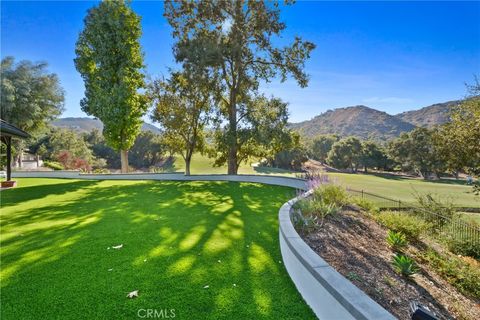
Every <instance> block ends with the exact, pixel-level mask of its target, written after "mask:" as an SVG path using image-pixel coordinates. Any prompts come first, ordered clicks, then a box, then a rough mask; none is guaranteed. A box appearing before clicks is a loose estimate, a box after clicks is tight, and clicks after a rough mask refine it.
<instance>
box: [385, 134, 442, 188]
mask: <svg viewBox="0 0 480 320" xmlns="http://www.w3.org/2000/svg"><path fill="white" fill-rule="evenodd" d="M388 149H389V155H390V157H391V158H392V159H393V160H394V161H396V162H397V163H399V164H400V165H401V167H402V169H404V170H413V171H415V172H416V173H417V174H418V175H420V176H421V177H423V178H425V179H426V178H428V176H429V174H430V173H435V174H436V175H437V176H439V175H440V173H442V172H443V171H444V170H445V164H444V162H443V161H442V157H441V156H439V150H438V148H437V145H436V144H435V140H434V133H433V131H432V130H429V129H426V128H416V129H415V130H413V131H411V132H408V133H403V134H402V135H401V136H400V137H399V138H397V139H395V140H393V141H391V142H390V144H389V146H388Z"/></svg>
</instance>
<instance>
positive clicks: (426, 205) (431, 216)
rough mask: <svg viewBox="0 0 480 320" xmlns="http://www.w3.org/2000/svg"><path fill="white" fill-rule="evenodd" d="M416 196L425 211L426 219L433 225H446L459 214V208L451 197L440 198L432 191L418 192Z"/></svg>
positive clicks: (418, 203)
mask: <svg viewBox="0 0 480 320" xmlns="http://www.w3.org/2000/svg"><path fill="white" fill-rule="evenodd" d="M415 198H416V200H417V205H418V206H419V207H420V209H422V210H423V211H424V212H422V214H423V216H424V219H425V220H426V221H427V222H431V223H432V226H433V225H435V226H438V227H441V226H444V225H445V224H447V223H449V222H450V220H452V219H453V218H455V216H456V214H457V209H456V208H455V205H454V204H453V202H452V201H451V199H449V198H440V197H439V196H437V195H435V194H432V193H425V194H420V193H416V194H415Z"/></svg>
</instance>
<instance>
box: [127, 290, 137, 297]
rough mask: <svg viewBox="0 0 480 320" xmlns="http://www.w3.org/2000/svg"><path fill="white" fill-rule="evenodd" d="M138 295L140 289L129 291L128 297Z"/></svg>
mask: <svg viewBox="0 0 480 320" xmlns="http://www.w3.org/2000/svg"><path fill="white" fill-rule="evenodd" d="M136 297H138V290H134V291H132V292H129V293H128V294H127V298H130V299H133V298H136Z"/></svg>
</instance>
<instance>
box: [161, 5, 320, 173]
mask: <svg viewBox="0 0 480 320" xmlns="http://www.w3.org/2000/svg"><path fill="white" fill-rule="evenodd" d="M287 4H289V2H287ZM165 17H166V18H167V20H168V22H169V23H170V25H171V26H172V28H173V35H174V37H175V38H176V40H177V41H176V43H175V48H174V53H175V57H176V59H177V61H178V62H181V63H183V64H184V65H185V64H193V65H197V66H199V65H200V66H206V67H208V68H210V70H212V72H217V73H218V75H219V78H218V79H219V81H218V83H217V86H216V90H217V92H216V94H215V96H216V97H217V98H218V109H217V114H218V116H219V118H220V120H219V123H222V125H221V126H220V125H219V126H218V128H217V132H216V137H217V139H216V142H217V146H218V149H219V150H221V151H220V152H219V154H218V157H217V159H216V163H217V164H220V163H227V164H228V173H229V174H236V173H237V169H238V165H239V163H240V161H239V158H242V159H245V157H246V154H247V153H250V151H252V152H253V153H255V149H256V145H255V144H256V142H258V141H255V140H254V139H251V136H250V132H249V129H248V128H249V127H250V125H251V124H252V122H251V120H252V119H254V116H257V117H262V116H263V115H264V114H265V113H263V112H257V109H256V108H257V107H258V106H259V105H260V104H261V103H262V102H261V100H263V98H261V97H260V98H258V92H257V91H258V88H259V85H260V82H261V81H267V82H268V81H271V80H272V79H274V78H275V77H279V78H280V80H281V81H285V80H286V79H287V77H288V76H289V75H291V76H293V78H294V79H295V80H296V81H297V82H298V83H299V85H300V86H302V87H305V86H307V84H308V76H307V74H306V73H305V71H304V66H305V61H306V60H307V59H308V58H309V56H310V53H311V51H312V50H313V49H314V48H315V45H314V44H313V43H311V42H308V41H303V40H302V39H301V38H300V37H296V38H295V39H294V42H293V43H292V44H291V45H289V46H285V47H276V46H275V45H274V44H273V42H272V38H273V37H276V36H280V35H281V34H282V31H284V30H285V28H286V24H285V23H284V22H282V21H280V4H279V3H278V2H268V3H267V2H265V1H220V2H213V1H207V0H201V1H195V2H194V1H186V0H185V1H179V2H176V1H166V2H165ZM259 100H260V101H259ZM273 106H278V107H282V104H279V103H273V104H270V107H273ZM254 121H256V120H254ZM225 148H226V149H227V150H226V151H225Z"/></svg>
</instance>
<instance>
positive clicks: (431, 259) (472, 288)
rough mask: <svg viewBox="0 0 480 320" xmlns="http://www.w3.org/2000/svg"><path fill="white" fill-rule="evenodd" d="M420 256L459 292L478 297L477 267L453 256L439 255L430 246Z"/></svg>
mask: <svg viewBox="0 0 480 320" xmlns="http://www.w3.org/2000/svg"><path fill="white" fill-rule="evenodd" d="M422 258H423V259H425V260H426V262H428V264H429V265H430V267H431V268H433V269H434V270H435V271H436V272H437V273H438V274H439V275H440V276H442V278H444V279H445V280H446V281H447V282H449V283H450V284H452V285H453V286H454V287H455V288H457V289H458V290H459V291H460V292H461V293H463V294H465V295H468V296H471V297H473V298H476V299H480V269H479V268H475V267H473V266H471V265H469V264H468V263H466V262H465V261H463V260H462V259H460V258H457V257H455V256H447V255H441V254H440V253H438V252H436V251H435V250H433V249H431V248H429V249H428V250H427V251H426V252H425V255H424V256H422Z"/></svg>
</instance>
